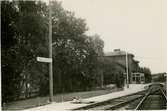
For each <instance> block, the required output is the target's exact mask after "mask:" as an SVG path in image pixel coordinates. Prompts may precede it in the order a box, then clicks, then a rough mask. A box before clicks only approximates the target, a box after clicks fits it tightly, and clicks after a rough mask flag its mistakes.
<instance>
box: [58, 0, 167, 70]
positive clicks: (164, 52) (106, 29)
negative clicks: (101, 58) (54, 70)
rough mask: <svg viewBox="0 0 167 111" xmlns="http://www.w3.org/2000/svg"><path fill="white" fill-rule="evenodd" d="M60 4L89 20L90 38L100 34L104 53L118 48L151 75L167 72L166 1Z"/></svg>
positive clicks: (106, 0) (64, 0) (109, 0)
mask: <svg viewBox="0 0 167 111" xmlns="http://www.w3.org/2000/svg"><path fill="white" fill-rule="evenodd" d="M58 1H62V6H63V7H64V8H65V9H66V10H69V11H72V12H75V15H76V17H81V18H84V19H85V20H86V23H87V26H88V27H89V31H88V32H87V34H88V35H94V34H98V35H100V37H101V39H102V40H103V41H104V43H105V46H104V51H105V52H110V51H113V49H118V48H119V49H121V50H124V51H127V52H129V53H133V54H134V55H135V59H136V60H138V61H140V63H139V65H140V66H142V67H149V68H150V69H151V71H152V73H158V72H167V44H166V43H167V21H166V20H167V0H58Z"/></svg>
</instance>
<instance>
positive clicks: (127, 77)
mask: <svg viewBox="0 0 167 111" xmlns="http://www.w3.org/2000/svg"><path fill="white" fill-rule="evenodd" d="M126 82H127V88H129V71H128V53H127V52H126Z"/></svg>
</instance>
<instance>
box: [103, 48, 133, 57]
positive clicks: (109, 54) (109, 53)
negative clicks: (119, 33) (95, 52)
mask: <svg viewBox="0 0 167 111" xmlns="http://www.w3.org/2000/svg"><path fill="white" fill-rule="evenodd" d="M120 55H126V52H125V51H121V50H120V49H115V50H114V51H113V52H106V53H104V56H120ZM128 55H132V56H134V55H133V54H131V53H128Z"/></svg>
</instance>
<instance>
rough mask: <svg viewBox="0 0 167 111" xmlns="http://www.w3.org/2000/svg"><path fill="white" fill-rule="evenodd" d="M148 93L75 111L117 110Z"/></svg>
mask: <svg viewBox="0 0 167 111" xmlns="http://www.w3.org/2000/svg"><path fill="white" fill-rule="evenodd" d="M145 93H146V91H141V92H138V93H135V94H131V95H127V96H123V97H119V98H115V99H111V100H107V101H104V102H100V103H95V104H91V105H88V106H85V107H81V108H77V109H73V110H115V109H118V108H120V107H122V106H125V105H126V104H128V103H129V102H133V101H135V100H137V99H141V98H143V97H144V96H145Z"/></svg>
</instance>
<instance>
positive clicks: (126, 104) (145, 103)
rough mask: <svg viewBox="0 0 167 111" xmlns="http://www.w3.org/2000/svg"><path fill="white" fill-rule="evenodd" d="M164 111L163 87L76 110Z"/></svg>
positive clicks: (165, 101)
mask: <svg viewBox="0 0 167 111" xmlns="http://www.w3.org/2000/svg"><path fill="white" fill-rule="evenodd" d="M127 109H128V110H162V109H167V97H166V95H165V92H164V90H163V89H162V87H152V88H150V89H148V90H146V91H142V92H139V93H136V94H133V95H128V96H124V97H120V98H116V99H112V100H108V101H104V102H100V103H96V104H92V105H88V106H86V107H82V108H77V109H74V110H127Z"/></svg>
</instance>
